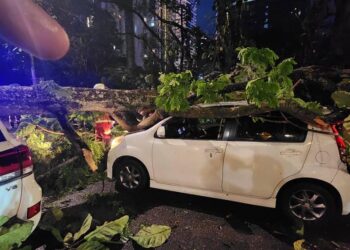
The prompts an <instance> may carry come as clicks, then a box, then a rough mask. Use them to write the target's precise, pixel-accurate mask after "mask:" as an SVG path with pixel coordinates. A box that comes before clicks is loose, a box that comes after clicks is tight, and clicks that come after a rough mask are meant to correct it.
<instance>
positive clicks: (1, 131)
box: [0, 122, 42, 231]
mask: <svg viewBox="0 0 350 250" xmlns="http://www.w3.org/2000/svg"><path fill="white" fill-rule="evenodd" d="M41 199H42V192H41V188H40V186H39V185H38V184H37V182H36V181H35V179H34V174H33V163H32V158H31V154H30V151H29V148H28V147H27V146H25V145H24V144H23V143H21V142H20V141H18V140H16V139H15V138H14V137H13V136H12V135H11V134H10V133H8V131H7V130H6V128H5V126H4V125H3V123H1V122H0V215H1V216H7V217H9V218H12V217H14V216H17V217H18V218H19V219H21V220H31V221H33V222H34V227H33V228H32V230H33V231H34V229H35V227H36V226H37V225H38V223H39V220H40V217H41Z"/></svg>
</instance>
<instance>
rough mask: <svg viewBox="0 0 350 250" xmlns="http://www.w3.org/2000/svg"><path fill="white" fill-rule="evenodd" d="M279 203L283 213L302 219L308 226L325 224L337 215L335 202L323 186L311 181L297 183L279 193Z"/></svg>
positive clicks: (292, 217)
mask: <svg viewBox="0 0 350 250" xmlns="http://www.w3.org/2000/svg"><path fill="white" fill-rule="evenodd" d="M279 205H280V208H281V209H282V211H283V212H284V214H285V215H287V216H288V217H289V218H291V219H293V220H302V221H303V222H304V223H305V224H308V225H310V226H319V225H325V223H327V222H330V220H331V219H332V218H334V217H335V216H336V215H337V204H336V201H335V199H334V197H333V196H332V194H331V193H330V192H329V191H328V190H327V189H326V188H324V187H322V186H320V185H317V184H313V183H298V184H295V185H293V186H291V187H288V188H287V189H286V190H285V191H284V192H283V193H282V195H281V197H280V200H279Z"/></svg>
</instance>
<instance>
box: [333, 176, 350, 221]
mask: <svg viewBox="0 0 350 250" xmlns="http://www.w3.org/2000/svg"><path fill="white" fill-rule="evenodd" d="M332 185H333V186H334V187H335V188H336V189H337V190H338V192H339V194H340V197H341V200H342V204H343V210H342V214H343V215H348V214H350V174H349V173H347V172H345V171H343V170H338V172H337V174H336V176H335V177H334V179H333V181H332Z"/></svg>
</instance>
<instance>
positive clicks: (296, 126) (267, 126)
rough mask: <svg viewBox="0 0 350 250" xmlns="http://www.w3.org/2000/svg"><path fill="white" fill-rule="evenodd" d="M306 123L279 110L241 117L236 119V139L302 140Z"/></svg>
mask: <svg viewBox="0 0 350 250" xmlns="http://www.w3.org/2000/svg"><path fill="white" fill-rule="evenodd" d="M306 135H307V124H306V123H303V122H301V121H299V120H298V119H296V118H294V117H292V116H290V115H287V114H285V115H284V116H282V115H281V113H280V112H270V113H266V114H263V115H259V116H255V117H250V116H246V117H241V118H239V120H238V127H237V134H236V140H240V141H271V142H304V141H305V138H306Z"/></svg>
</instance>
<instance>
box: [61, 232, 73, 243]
mask: <svg viewBox="0 0 350 250" xmlns="http://www.w3.org/2000/svg"><path fill="white" fill-rule="evenodd" d="M72 240H73V234H72V233H70V232H69V233H67V234H66V236H64V239H63V242H64V243H65V244H66V243H68V242H71V241H72Z"/></svg>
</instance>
